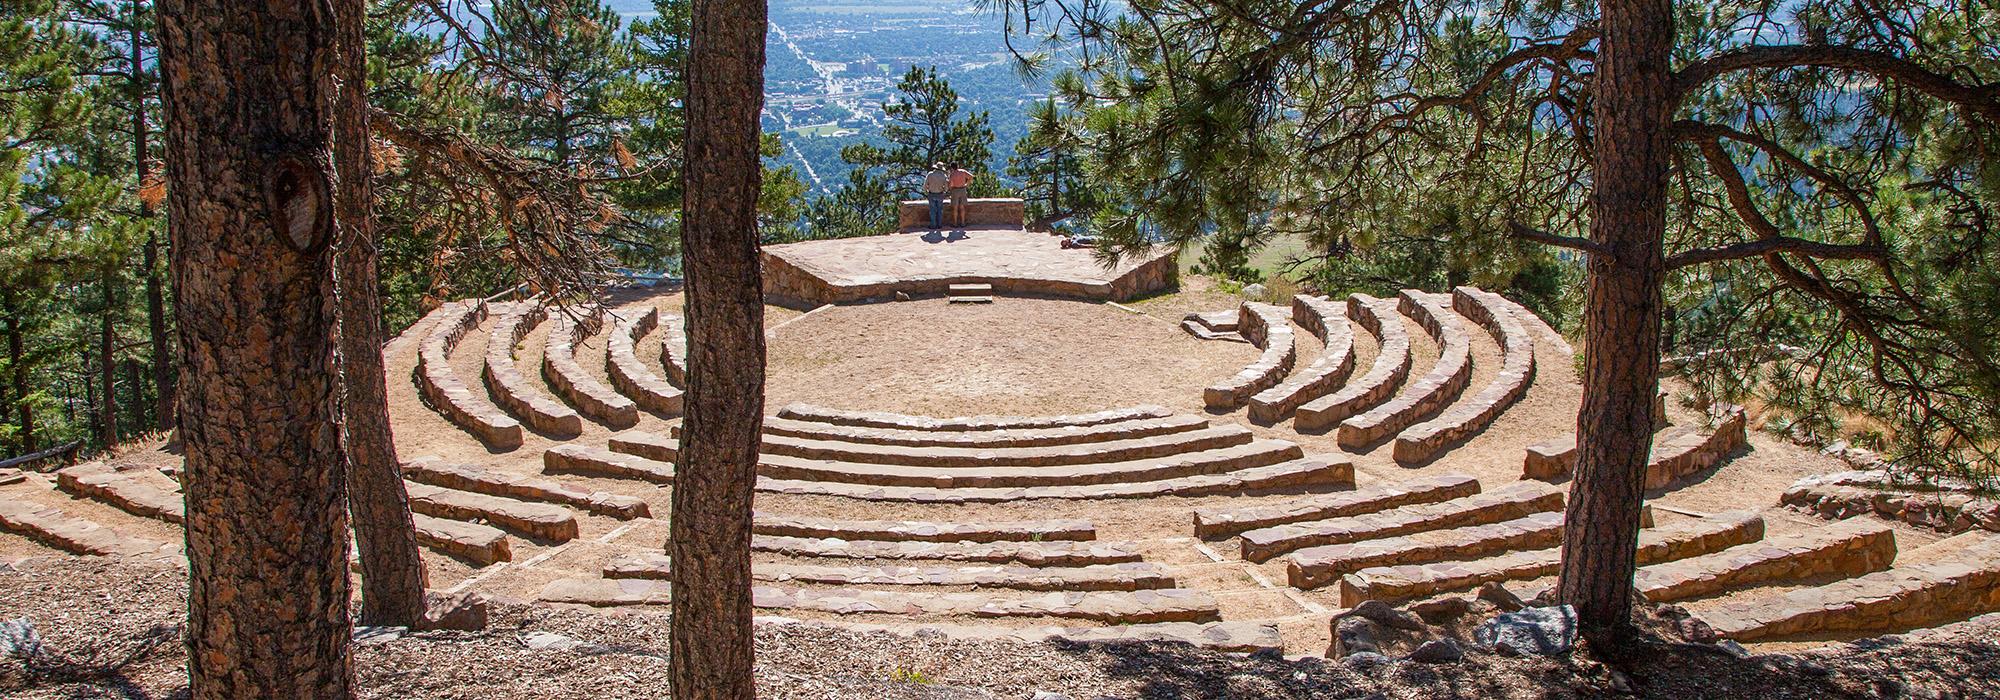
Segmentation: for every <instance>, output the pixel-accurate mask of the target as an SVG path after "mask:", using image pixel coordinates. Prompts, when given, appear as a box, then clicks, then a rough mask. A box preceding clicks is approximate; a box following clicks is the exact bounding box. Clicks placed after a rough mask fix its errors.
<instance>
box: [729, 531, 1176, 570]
mask: <svg viewBox="0 0 2000 700" xmlns="http://www.w3.org/2000/svg"><path fill="white" fill-rule="evenodd" d="M750 548H751V549H753V550H755V551H759V552H765V553H769V554H782V555H785V556H788V557H824V558H830V559H889V560H911V559H918V560H921V559H934V560H941V561H963V562H981V563H988V564H1008V563H1014V564H1022V565H1026V566H1086V565H1091V564H1123V563H1127V562H1135V561H1139V552H1138V549H1137V548H1135V547H1134V546H1132V545H1130V544H1125V543H1119V542H1069V541H1060V542H888V541H881V540H857V541H848V540H841V539H834V538H810V537H781V536H775V535H752V536H751V537H750Z"/></svg>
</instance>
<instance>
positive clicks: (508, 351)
mask: <svg viewBox="0 0 2000 700" xmlns="http://www.w3.org/2000/svg"><path fill="white" fill-rule="evenodd" d="M547 317H548V307H546V306H543V305H542V304H540V303H538V302H532V301H527V302H521V303H519V304H515V305H512V306H511V307H505V308H504V309H503V310H498V311H496V313H494V315H493V329H492V331H491V332H490V333H489V335H488V337H487V339H486V369H485V372H484V376H485V378H486V389H487V391H490V392H492V394H493V398H494V400H496V401H497V402H498V403H499V404H500V406H501V407H502V408H505V409H507V411H508V412H510V413H513V414H514V415H516V416H519V417H520V418H521V420H524V421H527V423H528V425H529V426H531V427H533V428H534V429H536V430H539V431H542V432H544V433H550V434H554V435H560V436H569V437H573V436H576V435H579V434H581V433H582V432H583V417H582V416H579V415H577V414H576V411H572V410H570V408H569V407H568V406H564V405H563V404H562V402H561V401H557V400H556V399H555V397H553V396H549V395H548V394H546V393H543V392H542V390H541V389H540V388H538V387H536V386H535V384H534V382H532V381H529V380H528V375H526V374H522V373H521V368H520V366H519V365H518V364H517V363H516V362H515V361H514V346H516V345H519V344H520V343H521V339H522V338H526V337H528V334H529V333H531V332H534V330H535V326H538V325H541V323H542V321H543V320H545V319H546V318H547Z"/></svg>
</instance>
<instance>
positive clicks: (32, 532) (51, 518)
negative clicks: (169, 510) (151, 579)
mask: <svg viewBox="0 0 2000 700" xmlns="http://www.w3.org/2000/svg"><path fill="white" fill-rule="evenodd" d="M0 530H5V531H7V532H11V533H14V534H16V535H20V536H22V537H26V538H28V539H30V540H34V541H36V542H39V543H41V544H44V545H47V546H49V547H52V548H55V549H60V550H62V551H65V552H69V553H71V554H85V555H95V556H134V557H175V556H179V554H180V549H181V547H180V545H179V544H176V543H170V542H159V541H155V540H150V539H146V538H143V537H134V536H131V535H126V534H123V533H120V532H117V531H115V530H112V529H111V528H108V527H105V526H103V525H101V524H98V523H97V522H96V521H93V520H90V519H88V518H80V517H77V516H74V515H70V514H68V513H64V512H63V511H62V509H60V508H55V507H52V506H43V505H38V504H35V503H29V502H27V501H21V500H14V499H5V500H0Z"/></svg>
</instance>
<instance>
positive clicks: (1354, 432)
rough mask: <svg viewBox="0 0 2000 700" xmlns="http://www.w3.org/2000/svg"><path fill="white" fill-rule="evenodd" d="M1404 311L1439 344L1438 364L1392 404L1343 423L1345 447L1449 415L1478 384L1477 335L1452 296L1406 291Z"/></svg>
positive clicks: (1342, 437)
mask: <svg viewBox="0 0 2000 700" xmlns="http://www.w3.org/2000/svg"><path fill="white" fill-rule="evenodd" d="M1402 299H1403V302H1402V306H1401V307H1400V308H1401V309H1402V312H1403V313H1404V314H1405V315H1407V316H1409V317H1410V318H1413V319H1416V321H1417V324H1418V325H1421V326H1423V327H1424V330H1425V331H1428V332H1429V333H1430V334H1431V337H1433V338H1436V339H1437V343H1438V360H1437V363H1436V364H1433V365H1431V369H1430V371H1428V372H1425V373H1424V376H1422V377H1418V378H1417V379H1416V381H1413V382H1411V383H1410V384H1409V385H1408V386H1405V387H1403V392H1402V393H1401V394H1397V395H1396V397H1395V398H1392V399H1389V401H1388V403H1384V404H1382V405H1380V406H1376V407H1374V408H1372V409H1369V410H1368V411H1367V412H1366V413H1362V414H1361V415H1358V416H1353V417H1350V418H1348V419H1347V420H1344V421H1341V422H1340V446H1341V447H1346V448H1358V447H1365V446H1367V445H1373V444H1375V443H1378V442H1381V441H1382V440H1384V439H1387V438H1388V437H1389V436H1391V435H1394V434H1396V433H1398V432H1401V431H1402V430H1403V429H1404V428H1407V427H1409V426H1411V425H1413V424H1415V423H1416V422H1417V421H1420V420H1423V419H1424V417H1425V416H1428V415H1431V414H1433V413H1436V412H1438V411H1440V410H1443V409H1444V407H1445V406H1446V405H1448V404H1450V403H1451V402H1452V401H1453V400H1455V399H1457V398H1458V394H1459V392H1461V391H1464V390H1465V385H1466V384H1468V383H1470V382H1471V381H1472V336H1471V334H1470V333H1469V332H1468V331H1467V330H1466V328H1465V323H1464V322H1463V321H1464V317H1462V316H1459V315H1458V313H1457V312H1455V311H1452V310H1451V297H1450V296H1448V295H1443V294H1425V293H1423V292H1417V291H1412V290H1403V296H1402Z"/></svg>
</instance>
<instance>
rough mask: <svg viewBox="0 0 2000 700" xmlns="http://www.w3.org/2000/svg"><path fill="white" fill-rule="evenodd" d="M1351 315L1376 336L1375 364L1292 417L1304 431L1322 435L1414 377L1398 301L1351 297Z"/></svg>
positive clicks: (1348, 301) (1359, 295) (1348, 310)
mask: <svg viewBox="0 0 2000 700" xmlns="http://www.w3.org/2000/svg"><path fill="white" fill-rule="evenodd" d="M1347 315H1348V317H1349V318H1352V319H1354V322H1355V323H1359V324H1361V327H1362V328H1366V329H1368V332H1369V333H1373V334H1375V350H1376V352H1375V363H1374V364H1373V365H1371V366H1369V368H1368V372H1367V373H1366V374H1363V375H1361V378H1359V379H1355V380H1353V381H1350V382H1348V383H1347V384H1346V385H1345V386H1343V387H1341V388H1340V390H1339V391H1336V392H1334V393H1333V394H1331V395H1328V396H1322V397H1319V398H1316V399H1313V400H1311V401H1307V402H1305V403H1304V404H1301V405H1300V406H1299V407H1298V409H1297V410H1296V411H1295V412H1294V414H1293V417H1292V427H1294V428H1296V429H1298V430H1300V431H1302V432H1306V431H1309V432H1318V431H1321V430H1326V429H1328V428H1332V427H1334V426H1337V425H1340V422H1341V421H1344V420H1347V419H1348V418H1350V417H1352V416H1354V415H1355V414H1358V413H1361V412H1362V411H1366V410H1368V407H1369V406H1373V405H1375V404H1378V403H1381V402H1383V401H1384V400H1387V399H1388V398H1389V397H1390V396H1391V395H1393V394H1395V393H1396V387H1399V386H1402V384H1403V380H1404V379H1406V378H1408V377H1409V376H1410V331H1409V329H1408V328H1406V327H1404V325H1403V315H1402V313H1401V312H1398V311H1397V310H1396V301H1395V300H1394V299H1377V298H1375V297H1371V296H1368V295H1366V294H1355V295H1352V296H1349V297H1348V298H1347Z"/></svg>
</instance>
